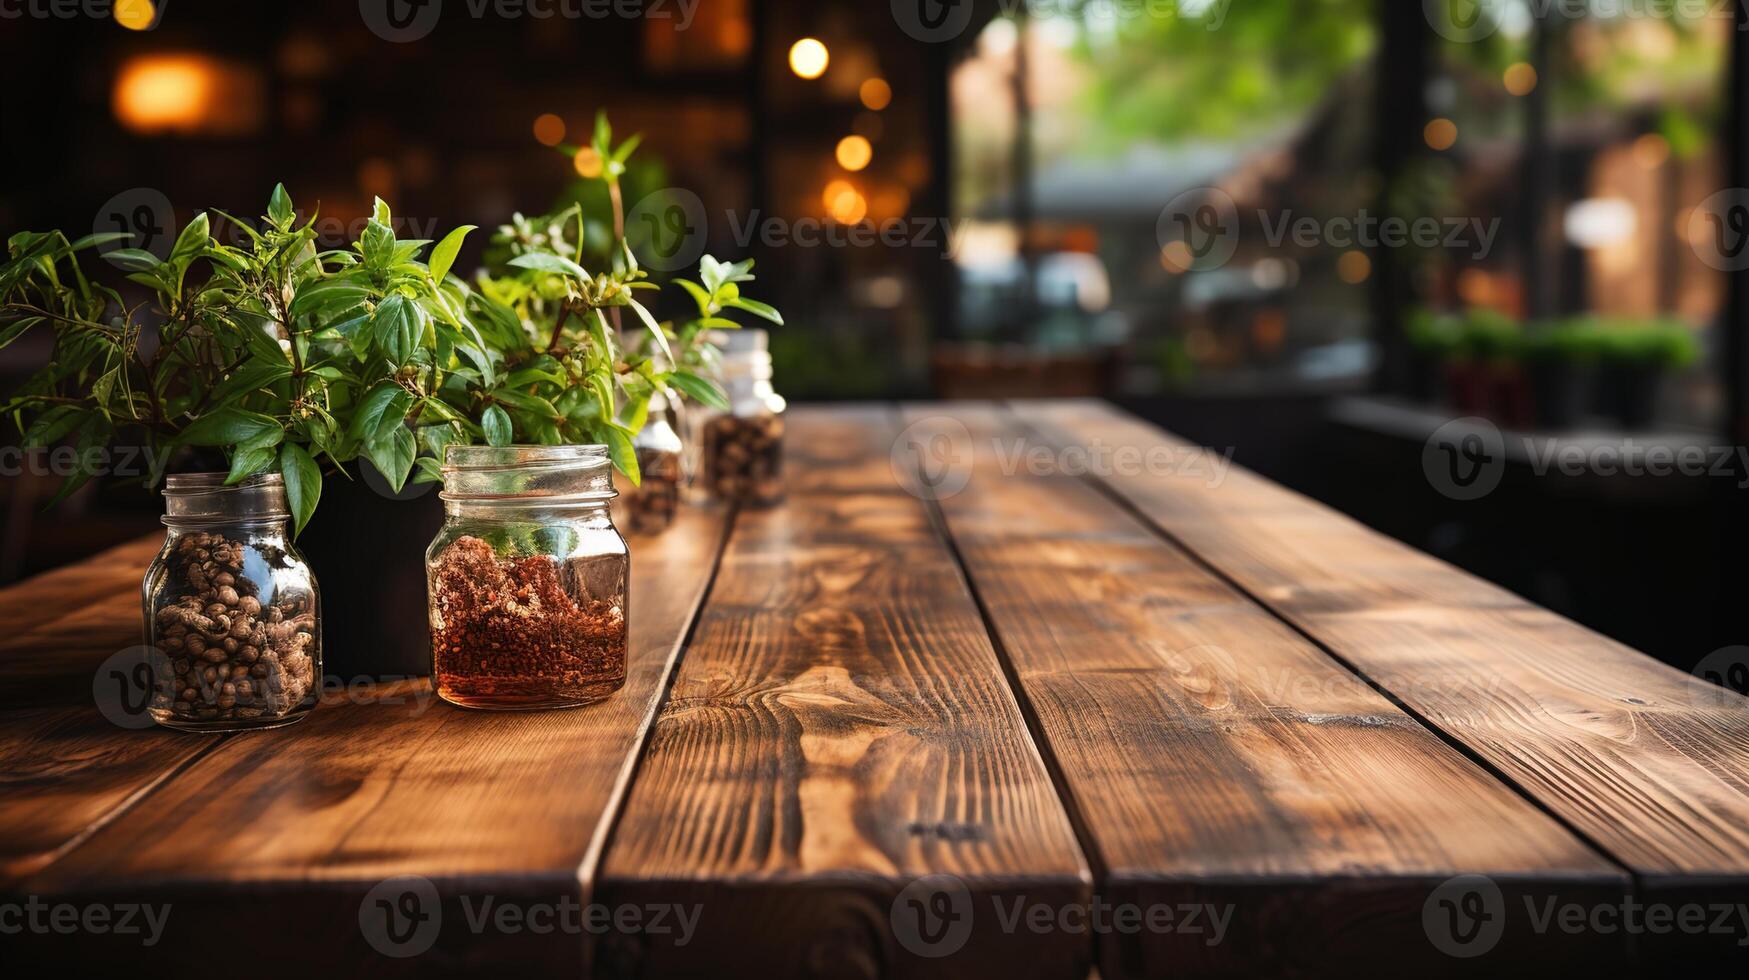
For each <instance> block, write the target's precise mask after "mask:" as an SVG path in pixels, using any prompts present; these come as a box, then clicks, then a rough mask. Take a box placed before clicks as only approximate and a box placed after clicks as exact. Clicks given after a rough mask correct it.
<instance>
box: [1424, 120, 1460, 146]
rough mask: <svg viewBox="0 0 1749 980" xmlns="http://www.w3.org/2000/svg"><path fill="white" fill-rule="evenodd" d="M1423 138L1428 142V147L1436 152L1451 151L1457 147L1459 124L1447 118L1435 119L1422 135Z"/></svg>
mask: <svg viewBox="0 0 1749 980" xmlns="http://www.w3.org/2000/svg"><path fill="white" fill-rule="evenodd" d="M1422 137H1423V138H1424V139H1426V140H1427V145H1428V146H1430V147H1432V148H1433V149H1435V150H1440V151H1444V150H1449V149H1451V148H1452V147H1453V146H1456V145H1457V138H1458V128H1457V123H1454V122H1452V121H1451V120H1450V119H1445V118H1440V119H1435V120H1433V121H1432V122H1430V123H1428V124H1427V129H1426V130H1425V131H1424V132H1423V133H1422Z"/></svg>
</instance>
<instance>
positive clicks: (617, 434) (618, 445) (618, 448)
mask: <svg viewBox="0 0 1749 980" xmlns="http://www.w3.org/2000/svg"><path fill="white" fill-rule="evenodd" d="M607 454H608V456H609V457H611V458H612V459H613V465H614V466H615V467H616V468H618V469H619V471H620V472H621V473H624V474H625V476H626V479H628V480H630V481H632V486H634V487H635V486H638V485H640V484H641V483H642V478H643V477H642V474H640V473H639V472H638V450H637V448H636V447H635V446H633V445H632V437H631V436H628V435H626V434H625V433H624V432H621V431H620V430H618V429H615V428H608V429H607Z"/></svg>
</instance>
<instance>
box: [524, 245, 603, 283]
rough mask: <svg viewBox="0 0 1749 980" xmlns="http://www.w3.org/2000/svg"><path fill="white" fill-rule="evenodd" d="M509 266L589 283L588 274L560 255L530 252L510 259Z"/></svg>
mask: <svg viewBox="0 0 1749 980" xmlns="http://www.w3.org/2000/svg"><path fill="white" fill-rule="evenodd" d="M510 264H511V265H513V266H515V267H517V268H518V269H533V270H534V271H536V272H546V273H550V274H552V275H555V276H571V277H573V278H576V279H580V280H582V281H584V282H588V281H589V273H588V272H587V271H586V270H585V269H584V268H583V267H582V266H580V265H578V264H577V263H575V262H572V261H571V260H570V259H567V258H565V257H564V256H562V255H553V254H551V253H548V252H530V253H528V254H527V255H518V256H517V257H516V258H514V259H511V260H510Z"/></svg>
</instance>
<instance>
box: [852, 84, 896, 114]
mask: <svg viewBox="0 0 1749 980" xmlns="http://www.w3.org/2000/svg"><path fill="white" fill-rule="evenodd" d="M857 95H859V96H860V97H861V98H862V104H863V105H865V106H867V107H868V108H870V109H873V110H875V111H876V112H879V111H880V110H882V109H885V108H886V107H887V106H889V105H891V104H892V102H893V87H892V86H891V85H888V84H887V80H886V79H884V78H870V79H867V80H865V81H864V82H863V83H862V88H860V89H859V90H858V91H857Z"/></svg>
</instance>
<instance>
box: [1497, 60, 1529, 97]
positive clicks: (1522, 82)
mask: <svg viewBox="0 0 1749 980" xmlns="http://www.w3.org/2000/svg"><path fill="white" fill-rule="evenodd" d="M1501 81H1502V82H1503V83H1504V84H1505V85H1506V91H1508V92H1510V93H1512V94H1513V95H1529V94H1530V93H1532V92H1534V91H1536V69H1535V68H1534V67H1532V66H1531V65H1528V64H1526V63H1525V62H1522V61H1520V62H1518V63H1517V64H1515V65H1512V66H1511V67H1509V68H1507V69H1506V74H1505V76H1504V77H1503V78H1502V79H1501Z"/></svg>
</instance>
